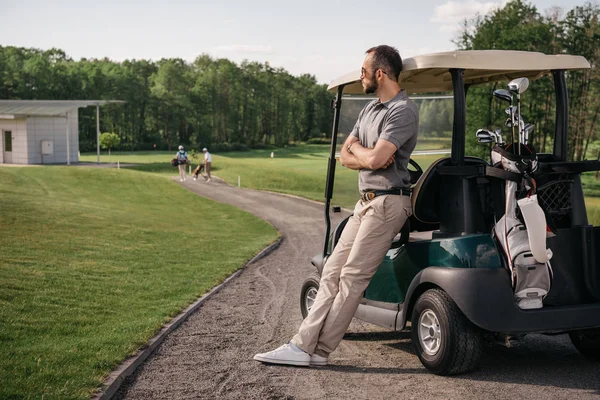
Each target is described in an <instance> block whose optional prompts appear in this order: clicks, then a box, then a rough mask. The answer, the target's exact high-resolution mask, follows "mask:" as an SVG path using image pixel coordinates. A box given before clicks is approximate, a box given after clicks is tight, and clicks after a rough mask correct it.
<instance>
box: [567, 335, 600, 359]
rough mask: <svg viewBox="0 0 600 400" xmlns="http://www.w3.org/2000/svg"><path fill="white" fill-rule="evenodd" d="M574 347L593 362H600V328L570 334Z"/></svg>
mask: <svg viewBox="0 0 600 400" xmlns="http://www.w3.org/2000/svg"><path fill="white" fill-rule="evenodd" d="M569 337H570V338H571V342H572V343H573V346H575V348H576V349H577V351H579V353H581V355H582V356H584V357H585V358H587V359H588V360H591V361H600V328H596V329H583V330H580V331H574V332H569Z"/></svg>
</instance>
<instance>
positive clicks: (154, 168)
mask: <svg viewBox="0 0 600 400" xmlns="http://www.w3.org/2000/svg"><path fill="white" fill-rule="evenodd" d="M427 146H431V148H433V147H437V148H439V147H440V145H439V144H437V143H436V144H435V145H430V144H429V143H426V144H422V145H421V148H420V149H422V150H425V149H426V148H427ZM271 152H273V153H274V154H273V156H274V157H273V158H271ZM174 155H175V152H137V153H116V154H113V156H112V161H113V162H116V161H117V160H118V161H119V162H121V163H136V164H139V165H138V166H137V167H134V169H136V170H140V171H145V172H154V173H161V174H169V175H174V174H177V169H176V168H174V167H172V166H171V165H170V164H169V161H170V160H171V158H173V157H174ZM447 156H448V155H447V154H442V155H440V154H433V155H413V157H412V158H413V159H414V160H415V161H416V162H417V163H418V164H419V165H420V166H421V168H423V170H425V169H427V167H429V165H430V164H431V163H432V162H434V161H435V160H437V159H439V158H441V157H447ZM212 157H213V174H214V175H216V176H218V177H220V178H222V179H224V180H225V181H226V182H227V183H229V184H231V185H237V184H238V177H239V180H240V186H241V187H246V188H252V189H259V190H269V191H274V192H281V193H288V194H293V195H297V196H301V197H305V198H307V199H311V200H317V201H324V198H325V179H326V175H327V159H328V157H329V146H327V145H299V146H294V147H287V148H283V149H276V150H251V151H247V152H231V153H222V154H212ZM81 160H82V161H86V162H96V160H97V156H96V155H95V154H85V155H83V156H82V157H81ZM101 161H102V162H107V161H108V156H107V155H104V154H103V155H102V158H101ZM197 163H198V159H197V160H195V161H193V163H192V170H193V169H194V168H195V167H196V165H197ZM201 183H203V182H202V181H201V182H200V183H199V184H201ZM583 183H584V192H585V194H587V195H588V197H586V204H587V211H588V215H589V220H590V223H591V224H593V225H600V197H594V196H597V195H598V194H600V181H598V180H596V179H595V178H594V177H593V175H592V174H590V173H586V174H585V176H584V177H583ZM357 199H358V176H357V172H356V171H352V170H349V169H347V168H344V167H342V166H341V165H340V163H339V162H337V163H336V178H335V185H334V191H333V199H332V205H336V206H338V205H339V206H342V207H346V208H350V209H352V208H353V207H354V204H355V203H356V201H357Z"/></svg>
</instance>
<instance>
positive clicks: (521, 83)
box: [508, 78, 529, 94]
mask: <svg viewBox="0 0 600 400" xmlns="http://www.w3.org/2000/svg"><path fill="white" fill-rule="evenodd" d="M528 87H529V79H527V78H517V79H513V80H512V81H510V82H508V90H510V91H511V92H515V93H518V94H521V93H523V92H525V91H526V90H527V88H528Z"/></svg>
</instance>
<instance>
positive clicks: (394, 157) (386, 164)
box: [381, 153, 396, 169]
mask: <svg viewBox="0 0 600 400" xmlns="http://www.w3.org/2000/svg"><path fill="white" fill-rule="evenodd" d="M395 161H396V153H394V154H392V156H391V157H390V159H389V160H387V161H386V163H385V164H383V167H381V168H383V169H386V168H387V167H389V166H390V165H392V164H393V163H394V162H395Z"/></svg>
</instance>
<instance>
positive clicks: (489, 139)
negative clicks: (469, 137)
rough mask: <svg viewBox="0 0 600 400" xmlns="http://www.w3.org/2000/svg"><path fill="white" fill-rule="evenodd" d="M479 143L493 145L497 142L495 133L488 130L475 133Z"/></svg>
mask: <svg viewBox="0 0 600 400" xmlns="http://www.w3.org/2000/svg"><path fill="white" fill-rule="evenodd" d="M475 136H476V137H477V142H478V143H493V142H495V141H496V135H495V134H494V132H490V131H488V130H487V129H479V130H478V131H477V132H475Z"/></svg>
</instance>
